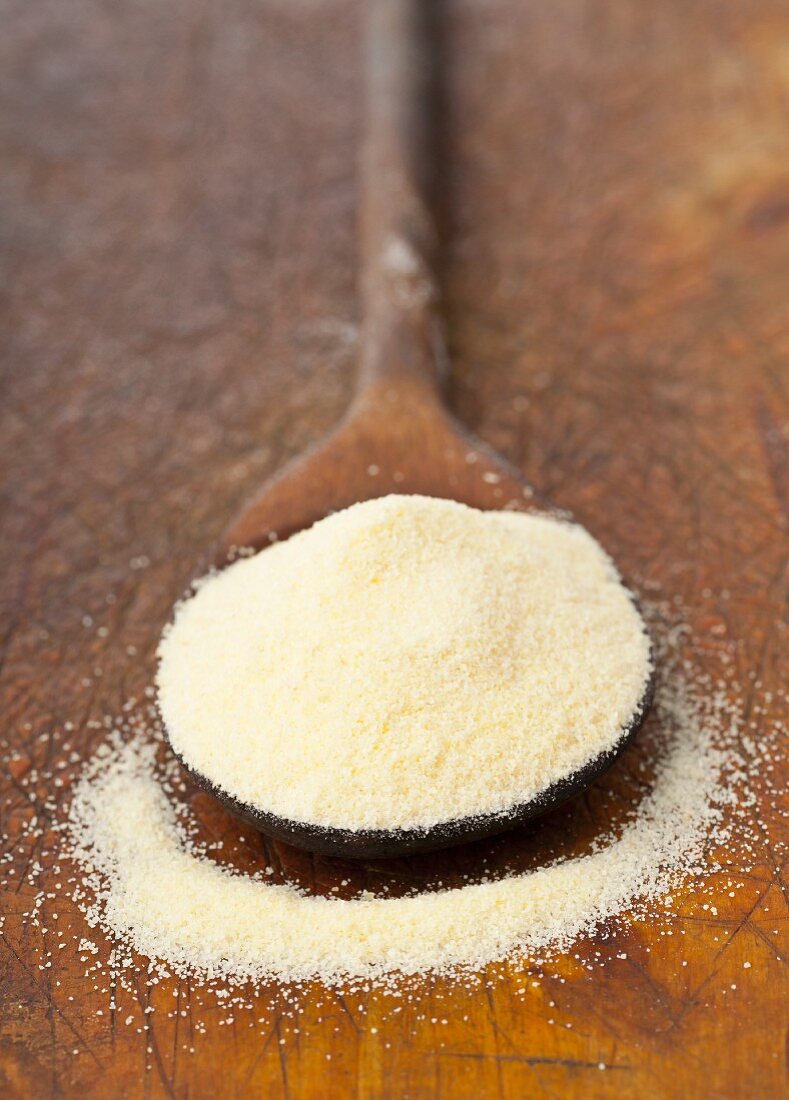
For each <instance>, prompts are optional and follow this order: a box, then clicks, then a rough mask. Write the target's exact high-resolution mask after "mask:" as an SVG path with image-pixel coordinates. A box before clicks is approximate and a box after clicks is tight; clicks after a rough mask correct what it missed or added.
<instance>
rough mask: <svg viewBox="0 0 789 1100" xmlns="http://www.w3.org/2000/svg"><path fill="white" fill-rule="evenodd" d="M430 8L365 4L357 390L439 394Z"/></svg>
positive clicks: (414, 1) (441, 346)
mask: <svg viewBox="0 0 789 1100" xmlns="http://www.w3.org/2000/svg"><path fill="white" fill-rule="evenodd" d="M430 8H431V5H429V4H425V3H423V0H370V3H369V5H368V7H367V8H366V16H367V26H366V31H367V33H366V39H365V45H366V59H365V71H366V123H365V139H364V145H363V150H362V159H361V180H360V183H361V188H360V203H359V221H360V226H359V228H360V252H361V255H360V261H361V287H360V290H361V301H362V311H363V318H364V320H363V324H362V341H361V362H360V376H359V391H360V394H361V393H363V392H364V391H365V390H368V389H370V388H371V387H372V388H377V387H380V386H383V387H384V388H389V389H392V390H400V389H402V390H403V391H404V392H409V393H414V392H416V391H417V390H418V389H422V390H423V392H424V395H425V396H428V395H429V396H430V397H432V399H433V400H437V399H439V397H440V392H441V388H442V383H443V379H444V377H445V375H446V368H447V355H446V348H445V343H444V337H443V332H442V325H441V320H440V317H439V313H438V297H439V294H438V286H437V280H436V276H435V267H436V254H437V249H438V234H437V231H436V226H435V222H434V218H433V215H432V212H431V209H430V197H431V193H432V190H433V185H434V161H435V157H434V148H435V141H434V126H433V113H434V112H433V108H434V103H435V88H434V82H435V65H434V64H433V51H432V49H431V45H432V19H433V13H431V12H430V10H429V9H430Z"/></svg>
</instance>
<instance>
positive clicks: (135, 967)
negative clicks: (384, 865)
mask: <svg viewBox="0 0 789 1100" xmlns="http://www.w3.org/2000/svg"><path fill="white" fill-rule="evenodd" d="M649 615H650V618H651V619H652V620H653V622H652V632H653V637H654V639H655V643H656V655H657V667H658V670H659V677H658V686H657V694H656V699H655V704H654V714H653V718H652V719H651V721H650V723H649V726H648V729H647V730H645V731H643V733H642V735H641V736H642V737H647V738H648V739H649V743H650V752H651V754H652V757H653V766H652V768H651V773H650V774H651V779H649V781H648V789H647V790H646V793H644V794H643V796H641V797H640V799H638V798H636V799H635V800H634V802H633V805H632V806H631V807H630V808H629V809H628V813H627V814H626V815H625V819H624V821H623V822H622V823H621V824H620V825H618V826H617V827H616V828H613V829H612V830H611V832H610V833H609V834H607V835H598V836H597V837H596V839H595V840H594V842H593V844H592V845H591V848H590V849H589V850H587V852H586V854H584V855H582V856H579V857H574V858H565V859H551V860H549V861H548V862H546V863H543V864H542V865H538V866H537V867H536V868H534V869H532V870H530V871H528V872H524V873H513V874H510V875H509V876H507V877H502V878H497V879H495V880H490V879H489V880H486V881H469V882H468V883H467V884H466V885H464V886H461V887H458V888H452V889H438V890H433V891H428V892H423V893H420V894H412V895H408V896H404V897H389V896H380V895H379V896H374V895H372V894H370V893H363V894H361V895H359V896H357V897H353V898H339V897H321V896H314V895H311V894H308V893H306V892H304V891H303V890H300V889H299V888H297V886H295V885H293V884H288V883H283V884H275V883H273V882H272V881H271V879H270V876H269V874H267V872H268V871H270V869H266V868H263V869H261V871H260V872H259V873H257V874H242V873H240V872H238V871H236V870H234V869H232V868H231V867H228V866H226V865H223V864H221V863H220V862H218V861H217V860H216V858H215V854H216V853H215V852H212V851H211V845H206V844H205V843H203V842H201V841H200V840H199V839H198V838H197V826H196V822H195V821H194V819H193V818H192V816H191V814H190V811H189V810H188V808H187V806H186V805H185V803H184V800H183V793H184V786H183V773H182V771H181V769H180V767H179V766H178V764H177V763H176V762H175V761H174V760H173V758H172V756H171V755H170V754H169V753H168V751H167V750H166V748H165V746H164V743H163V737H162V733H161V729H160V727H159V726H158V724H157V722H156V720H155V718H154V716H153V708H152V707H150V706H149V705H146V706H142V707H141V706H134V707H130V708H129V709H128V710H127V713H126V714H125V716H124V718H123V719H122V720H121V721H119V722H117V723H116V722H109V721H108V722H107V723H105V725H106V727H107V729H108V734H109V736H108V739H107V740H106V742H105V743H104V745H103V746H102V747H101V748H100V749H99V750H98V751H97V753H96V754H95V756H94V757H93V758H92V759H91V760H90V761H89V762H88V763H87V764H85V765H82V766H81V771H80V774H79V777H78V779H77V781H76V784H75V787H74V794H73V798H72V800H71V803H70V806H69V807H67V808H66V809H63V808H60V807H56V799H55V800H53V802H52V804H51V806H50V809H51V810H53V811H54V814H55V816H56V817H59V820H58V822H57V824H56V829H57V830H58V833H59V837H60V840H59V844H60V855H59V859H58V864H57V867H56V873H57V874H58V879H59V881H58V882H57V884H56V888H57V889H58V890H61V888H62V887H65V889H62V893H59V894H57V895H56V894H55V893H54V892H50V893H46V894H45V893H44V891H41V892H40V893H39V894H38V895H37V896H36V898H35V900H34V904H33V908H32V910H31V912H30V914H29V916H30V920H31V923H32V924H33V925H34V926H35V925H37V924H39V923H40V922H39V911H40V910H41V907H42V906H43V905H44V900H45V898H54V897H56V896H57V897H58V898H63V900H64V901H65V900H66V899H65V895H66V894H68V895H69V896H70V897H71V898H72V899H73V901H75V902H76V905H77V906H78V908H79V909H80V910H81V911H82V913H83V914H84V916H85V918H86V919H87V923H88V925H89V926H91V927H92V928H93V929H95V930H96V934H97V937H98V938H99V939H100V940H103V939H104V937H106V939H107V940H108V941H109V944H110V954H109V960H108V962H104V961H103V959H104V958H105V957H106V954H107V951H106V949H105V948H99V947H97V945H95V944H94V943H92V941H90V940H88V939H85V938H84V937H83V938H82V939H81V942H80V946H79V950H80V952H81V956H80V957H81V958H82V959H83V960H84V961H85V962H86V963H87V972H88V973H90V974H91V975H93V976H94V978H95V977H96V976H97V975H98V974H101V973H103V974H105V975H107V977H108V979H109V980H108V984H107V985H106V986H104V987H103V988H106V989H113V990H116V989H119V988H120V989H123V988H125V989H128V990H133V989H134V988H136V983H138V982H139V980H140V976H141V975H143V981H145V982H148V983H154V984H156V983H158V982H159V981H160V980H161V979H163V978H167V977H170V976H176V977H179V978H187V979H188V978H191V979H195V980H196V981H202V982H205V983H206V984H207V986H208V987H209V988H211V989H213V991H214V992H215V993H216V995H217V996H218V997H219V998H220V1001H221V1002H222V1003H224V1004H225V1005H226V1006H229V1007H231V1011H237V1010H238V1007H244V1008H250V1009H251V1008H252V1006H253V1003H254V995H255V991H256V990H259V989H262V988H264V987H266V986H267V985H269V984H270V983H272V982H273V983H281V985H282V987H283V988H285V987H288V988H290V989H293V988H294V987H295V989H296V990H298V988H299V986H300V983H305V982H308V981H312V980H318V981H319V982H321V983H323V985H324V986H325V987H327V990H328V989H330V988H332V987H333V988H335V989H337V990H339V991H342V992H348V991H351V992H353V991H356V992H359V991H366V990H369V989H371V988H372V987H378V988H381V989H382V990H384V991H386V992H387V993H391V994H392V995H393V996H395V997H400V996H403V993H402V991H403V990H407V989H410V990H411V991H412V992H410V993H407V994H406V996H407V997H408V998H409V999H410V1000H413V998H414V993H413V990H414V989H417V990H418V987H419V983H421V984H422V987H423V988H424V987H425V983H426V982H428V980H429V978H430V976H431V975H433V976H434V975H441V976H446V977H449V978H450V979H454V980H457V981H460V982H463V983H466V984H469V983H470V984H473V983H479V982H487V983H488V984H490V979H491V977H492V978H493V980H494V981H495V971H496V968H495V967H493V968H491V967H490V966H489V965H488V964H493V963H503V964H504V965H505V967H506V970H507V972H508V973H512V972H513V971H517V970H523V971H524V972H525V973H527V974H533V973H534V972H535V971H534V968H535V967H539V966H541V965H543V964H545V963H546V962H547V961H549V960H550V959H551V958H552V957H555V956H556V955H557V953H559V952H566V951H567V950H568V949H570V948H571V945H573V944H574V943H575V942H576V941H581V940H583V939H584V938H588V937H590V936H595V937H596V940H597V942H598V944H602V941H604V940H610V939H612V938H613V939H614V940H615V937H616V931H617V928H618V927H620V926H621V925H622V924H627V923H631V922H633V921H641V920H645V919H647V918H649V919H650V920H653V921H656V922H659V921H660V920H661V919H663V918H664V917H666V915H667V914H669V913H670V911H671V904H672V900H673V899H672V895H673V894H675V893H681V892H682V891H683V890H687V889H688V888H689V889H690V891H691V893H692V895H693V898H694V901H698V902H699V904H701V899H703V898H705V897H712V896H713V893H714V884H713V882H712V876H715V875H718V876H719V875H720V873H721V872H724V873H725V872H726V871H727V870H729V871H730V870H731V860H730V859H729V858H727V857H728V855H729V852H728V848H729V845H731V846H732V850H733V849H734V847H735V846H736V848H737V851H738V871H743V870H747V869H748V853H749V851H751V852H752V851H754V850H755V842H756V840H757V836H758V832H759V829H760V828H761V824H760V822H759V819H758V813H757V809H756V802H755V795H754V794H753V792H752V789H751V787H752V780H755V779H756V778H757V777H758V778H759V781H760V783H761V784H762V786H764V785H765V784H766V785H767V793H768V797H771V789H770V773H771V772H772V770H773V763H772V759H773V756H774V755H775V754H776V753H777V752H778V751H779V747H778V739H779V738H780V737H781V736H782V732H783V731H782V730H781V729H780V728H779V727H777V726H776V727H772V728H770V729H769V730H767V731H766V732H765V731H762V732H761V733H760V735H759V737H758V739H757V737H756V735H755V734H754V732H753V730H754V729H755V728H756V726H757V724H758V723H757V722H756V720H755V719H754V713H753V712H752V713H751V714H746V713H745V712H744V710H743V706H742V704H741V702H740V701H739V699H738V697H739V696H740V695H741V694H742V688H741V686H740V685H739V684H738V683H737V681H736V679H735V677H734V674H733V672H732V663H731V662H732V657H731V653H730V652H728V651H726V650H725V649H724V648H721V649H719V650H715V649H714V648H713V650H710V651H707V652H705V653H704V654H703V657H704V665H705V668H710V667H712V666H713V665H714V663H715V662H718V673H716V674H715V675H712V674H710V673H709V672H703V671H701V670H700V669H699V668H698V667H697V666H696V664H695V663H694V660H693V659H691V658H688V657H687V656H686V655H685V651H686V648H687V631H686V629H685V628H684V627H682V626H681V625H680V626H678V625H676V624H674V625H673V626H668V625H666V622H665V619H666V608H665V605H663V610H662V613H661V614H660V615H658V614H656V612H655V611H654V609H653V610H652V612H649ZM661 619H662V625H660V620H661ZM766 702H770V700H766ZM761 709H762V708H761V706H760V704H759V703H758V702H757V703H756V704H755V712H756V713H758V712H759V710H761ZM77 759H78V758H77V757H76V755H75V754H73V753H72V755H71V757H70V758H69V760H70V764H71V765H73V766H76V761H77ZM601 782H602V784H605V782H606V781H605V778H604V779H603V780H602V781H601ZM56 784H57V780H56ZM639 786H641V783H640V782H637V783H636V788H638V787H639ZM35 828H36V825H35V819H34V821H33V823H32V824H31V828H30V830H29V834H28V835H34V833H35ZM239 828H240V827H239ZM41 869H42V868H41V867H40V866H39V865H38V864H36V863H35V862H34V863H33V864H32V865H31V867H30V870H29V879H30V881H31V882H34V881H35V880H36V876H37V874H38V872H39V871H40V870H41ZM729 885H730V886H732V887H734V888H735V889H736V888H739V886H740V885H741V884H740V883H734V882H730V884H729ZM719 887H720V882H718V888H719ZM731 896H734V890H732V892H731ZM702 908H704V909H706V910H708V911H710V912H711V913H712V914H713V915H714V914H715V913H716V910H715V907H714V905H711V904H707V905H703V906H702ZM667 934H669V935H670V934H671V932H670V931H669V932H668V933H667ZM594 953H596V954H598V955H599V954H600V953H599V952H593V954H594ZM52 954H53V953H52V952H51V951H48V952H47V955H49V956H50V958H47V957H46V956H45V957H44V961H43V962H42V963H41V964H40V965H41V968H42V969H44V968H47V967H50V966H51V965H52V962H51V956H52ZM145 960H148V961H147V962H146V961H145ZM584 965H587V964H586V963H584ZM590 968H591V966H590ZM105 980H106V979H105ZM562 980H563V979H562ZM415 983H416V985H415ZM116 995H117V994H116V993H115V992H113V993H111V994H110V996H111V997H112V998H115V997H116ZM289 996H290V994H288V997H289ZM418 996H419V993H418V992H417V993H416V998H417V999H418ZM290 1003H291V1004H292V1005H295V1004H297V1003H298V993H296V1000H295V1001H294V1000H291V1001H290ZM114 1004H115V1001H114V1000H113V1001H112V1006H113V1007H114ZM234 1005H235V1006H236V1007H235V1008H232V1006H234ZM395 1011H399V1009H395ZM298 1012H299V1010H298V1009H295V1014H294V1017H293V1018H294V1019H296V1020H297V1019H298ZM128 1019H129V1020H131V1019H132V1017H131V1016H130V1017H129V1018H128ZM127 1022H128V1021H127ZM250 1026H253V1023H252V1022H250ZM294 1030H295V1031H298V1028H295V1029H294Z"/></svg>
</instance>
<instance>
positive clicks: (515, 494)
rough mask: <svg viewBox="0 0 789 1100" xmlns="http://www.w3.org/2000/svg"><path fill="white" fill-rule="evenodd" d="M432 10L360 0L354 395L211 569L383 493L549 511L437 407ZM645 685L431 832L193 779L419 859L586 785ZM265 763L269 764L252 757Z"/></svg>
mask: <svg viewBox="0 0 789 1100" xmlns="http://www.w3.org/2000/svg"><path fill="white" fill-rule="evenodd" d="M431 7H432V5H430V4H427V3H424V0H368V3H367V6H366V10H367V13H368V14H367V18H368V25H367V60H366V74H367V119H366V138H365V144H364V148H363V157H362V165H361V208H360V215H361V217H360V223H361V296H362V307H363V323H362V333H361V364H360V371H359V378H358V383H357V391H356V396H355V398H354V400H353V402H352V404H351V407H350V409H349V410H348V413H347V414H346V416H345V418H344V420H343V421H342V423H341V424H340V425H339V427H338V428H336V429H335V431H334V432H333V433H332V435H330V436H329V438H328V439H326V440H325V441H324V442H322V443H320V444H319V445H318V446H317V447H315V448H314V449H313V450H312V451H310V452H309V453H307V454H305V455H304V456H303V457H302V458H299V459H297V460H296V461H294V462H292V463H291V464H290V465H289V466H288V467H286V468H285V469H284V470H283V471H282V472H281V473H280V474H278V475H277V476H276V477H274V478H273V479H272V480H271V481H269V482H268V484H267V485H266V486H265V487H264V489H263V491H262V493H261V494H260V495H259V496H258V497H257V498H256V499H255V500H254V501H253V502H252V503H251V504H250V505H248V506H247V507H246V508H245V509H244V510H243V511H242V512H241V514H240V515H239V516H238V517H237V518H236V519H235V521H234V522H233V523H232V524H231V526H230V527H229V529H228V530H227V532H226V533H225V536H224V538H223V540H222V542H221V544H220V545H219V547H218V549H217V552H216V555H215V561H216V563H217V564H219V565H221V564H224V563H226V562H227V561H228V559H229V558H230V557H232V556H233V554H234V553H235V552H236V551H237V550H238V549H239V548H243V547H254V548H255V549H261V548H263V547H265V546H268V545H269V544H270V543H271V542H273V541H274V540H276V539H285V538H288V537H289V536H290V535H292V534H294V533H295V532H296V531H300V530H302V529H304V528H306V527H310V526H311V525H312V524H313V523H315V522H316V521H317V520H319V519H322V518H323V517H324V516H327V515H328V514H329V513H331V512H335V511H338V510H340V509H341V508H347V507H348V506H349V505H351V504H354V503H356V502H357V501H361V500H367V499H370V498H372V497H378V496H383V495H385V494H387V493H393V492H395V493H422V494H424V495H426V496H434V497H449V498H451V499H453V500H459V501H462V502H464V503H465V504H469V505H472V506H473V507H475V508H481V509H486V510H497V509H502V508H518V509H522V508H524V507H526V508H528V507H529V506H531V505H534V504H535V503H536V504H537V505H538V506H539V507H540V510H542V511H544V510H547V509H548V507H549V505H548V503H547V501H545V500H542V499H541V498H539V496H538V494H537V493H536V492H535V490H534V489H533V488H532V487H531V486H530V485H527V484H526V483H525V482H524V481H523V480H522V478H521V477H520V476H519V474H518V473H517V471H516V470H515V469H514V468H513V467H512V466H511V465H510V464H509V463H508V462H506V461H505V460H504V459H503V458H501V457H500V456H499V455H496V454H495V453H493V452H492V451H491V450H489V449H488V448H487V447H486V446H485V445H484V444H482V443H481V442H479V441H478V440H477V439H475V438H474V437H473V436H472V435H470V434H469V433H468V432H467V431H466V430H465V429H464V428H462V427H461V426H460V424H458V422H457V421H456V420H455V419H454V418H453V417H452V416H451V415H450V414H449V412H448V411H447V410H446V408H445V407H444V406H443V404H442V402H441V389H442V382H443V379H444V377H445V375H446V372H447V353H446V347H445V343H444V337H443V332H442V325H441V320H440V317H439V315H438V311H437V306H438V289H437V286H436V281H435V277H434V268H435V256H436V248H437V235H436V229H435V225H434V222H433V219H432V217H431V214H430V211H429V202H428V195H429V193H430V180H429V178H428V173H429V171H430V169H431V168H432V165H433V162H434V158H433V156H432V153H431V146H432V144H433V141H432V133H431V125H430V120H431V108H432V97H431V85H432V81H433V71H432V65H431V59H432V51H431V49H430V38H431V33H430V32H431V28H430V26H428V20H429V19H430V18H431V13H430V9H431ZM652 691H653V685H652V683H651V682H650V683H649V685H648V686H647V689H646V691H645V694H644V697H643V699H642V700H641V703H640V705H639V707H638V708H637V710H636V713H635V714H634V715H633V717H632V719H631V721H630V722H629V723H628V725H627V727H626V728H625V729H624V730H623V731H622V736H621V738H620V740H619V741H618V743H617V744H616V746H615V747H614V748H613V749H612V750H610V751H609V752H606V753H603V754H601V755H600V756H598V757H596V758H595V759H594V760H592V761H590V762H589V763H588V764H587V765H586V766H585V767H584V768H583V769H582V770H581V771H579V772H575V773H573V774H572V775H568V776H566V777H565V778H563V779H561V780H560V781H559V782H557V783H554V784H552V785H551V786H550V787H548V788H547V789H546V790H545V791H543V792H542V794H540V795H539V797H537V798H534V799H531V800H530V801H529V802H526V803H523V804H521V805H518V806H514V807H512V808H510V809H508V810H507V811H506V812H504V813H497V814H487V815H485V816H482V817H477V818H467V819H458V820H454V821H447V822H443V823H441V824H439V825H436V826H434V827H432V828H430V829H427V830H425V829H419V830H416V829H414V830H364V831H351V830H344V829H330V828H324V827H320V826H315V825H310V824H306V823H303V822H297V821H288V820H285V819H282V818H279V817H276V816H275V815H273V814H269V813H266V812H264V811H262V810H259V809H257V808H255V807H253V806H249V805H246V804H244V803H241V802H239V801H237V800H236V799H234V798H233V797H232V796H231V795H229V794H228V793H227V792H225V791H223V790H220V789H219V788H217V787H215V786H214V785H213V784H212V783H211V782H210V780H209V779H208V778H207V777H205V776H202V775H199V774H197V773H195V772H193V771H192V770H191V769H189V766H188V764H187V763H186V762H185V761H183V760H182V762H183V763H184V765H185V767H187V769H188V770H190V771H191V772H192V775H193V776H194V778H195V779H196V781H197V782H198V783H199V784H200V785H201V786H202V787H204V788H205V789H207V790H209V791H211V793H212V794H214V795H215V796H216V798H217V799H219V800H220V801H221V802H222V803H224V805H226V806H227V807H228V808H229V809H230V810H231V811H232V812H233V813H235V814H236V815H237V816H238V817H240V818H242V819H243V820H245V821H247V822H249V823H251V824H252V825H254V826H255V827H257V828H258V829H260V830H261V831H263V832H265V833H268V834H270V835H271V836H273V837H276V838H278V839H281V840H286V841H288V842H290V843H291V844H295V845H297V846H299V847H302V848H307V849H309V850H313V851H318V852H323V853H327V854H331V855H338V856H345V857H358V858H362V857H364V858H372V857H379V856H394V855H403V854H405V853H408V852H417V851H428V850H429V849H432V848H440V847H445V846H448V845H451V844H458V843H461V842H463V841H468V840H473V839H478V838H480V837H484V836H489V835H493V834H494V833H498V832H502V831H504V830H505V829H510V828H512V827H513V826H515V825H518V824H521V823H522V822H524V821H526V820H528V819H529V818H532V817H535V816H536V815H538V814H542V813H544V812H546V811H547V810H549V809H551V808H553V807H554V806H556V805H557V804H558V803H560V802H562V801H564V800H565V799H567V798H569V797H570V796H571V795H573V794H575V793H577V792H578V791H580V790H582V789H583V788H585V787H586V786H588V785H589V784H590V783H591V782H592V781H593V780H594V779H595V778H596V777H597V776H599V775H600V774H601V773H602V772H603V771H605V770H606V769H607V768H608V767H610V765H611V764H612V763H613V762H614V760H615V759H616V758H617V756H618V755H619V754H620V753H621V752H622V750H623V749H624V747H625V745H626V744H627V742H628V741H629V739H630V738H631V737H632V736H633V734H634V733H635V732H636V730H637V729H638V728H639V727H640V725H641V723H642V722H643V720H644V717H645V715H646V712H647V710H648V708H649V705H650V703H651V699H652ZM261 766H265V761H261Z"/></svg>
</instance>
